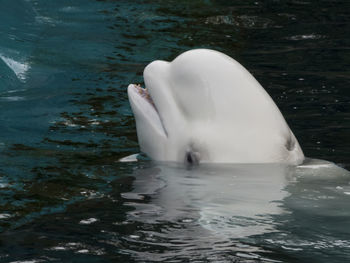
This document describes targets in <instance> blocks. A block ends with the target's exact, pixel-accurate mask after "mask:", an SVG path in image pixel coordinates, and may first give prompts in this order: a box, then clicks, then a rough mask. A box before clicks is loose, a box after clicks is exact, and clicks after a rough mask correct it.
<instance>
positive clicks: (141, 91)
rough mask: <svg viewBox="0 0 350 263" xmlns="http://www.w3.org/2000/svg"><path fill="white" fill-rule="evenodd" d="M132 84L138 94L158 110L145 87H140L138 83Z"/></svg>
mask: <svg viewBox="0 0 350 263" xmlns="http://www.w3.org/2000/svg"><path fill="white" fill-rule="evenodd" d="M133 85H134V88H135V89H136V90H137V92H138V94H140V95H141V97H142V98H144V99H145V100H146V101H148V102H149V103H150V104H151V105H152V106H153V108H154V109H155V110H156V111H157V112H158V110H157V108H156V105H154V102H153V100H152V97H151V95H150V94H149V92H148V90H147V88H142V87H141V85H140V84H133Z"/></svg>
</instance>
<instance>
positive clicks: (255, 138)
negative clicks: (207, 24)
mask: <svg viewBox="0 0 350 263" xmlns="http://www.w3.org/2000/svg"><path fill="white" fill-rule="evenodd" d="M143 77H144V83H145V88H143V87H141V86H140V85H138V84H130V85H129V86H128V97H129V101H130V104H131V108H132V111H133V113H134V116H135V121H136V130H137V137H138V141H139V145H140V148H141V151H142V152H144V153H145V154H146V155H148V156H149V157H150V158H151V159H153V160H156V161H169V162H184V163H187V164H198V163H242V164H244V163H285V164H291V165H298V164H301V163H302V162H303V160H304V154H303V151H302V149H301V147H300V145H299V143H298V141H297V139H296V137H295V136H294V134H293V132H292V131H291V129H290V128H289V126H288V124H287V122H286V121H285V119H284V117H283V115H282V114H281V112H280V111H279V109H278V107H277V106H276V104H275V103H274V101H273V100H272V98H271V97H270V96H269V95H268V93H267V92H266V91H265V90H264V88H263V87H262V86H261V85H260V84H259V82H258V81H257V80H256V79H255V78H254V77H253V76H252V75H251V74H250V73H249V72H248V71H247V70H246V69H245V68H244V67H243V66H242V65H241V64H239V63H238V62H237V61H236V60H234V59H233V58H231V57H229V56H227V55H225V54H223V53H221V52H218V51H215V50H209V49H194V50H189V51H187V52H184V53H182V54H180V55H179V56H178V57H176V58H175V59H174V60H173V61H171V62H167V61H162V60H156V61H154V62H152V63H150V64H149V65H147V66H146V68H145V69H144V73H143Z"/></svg>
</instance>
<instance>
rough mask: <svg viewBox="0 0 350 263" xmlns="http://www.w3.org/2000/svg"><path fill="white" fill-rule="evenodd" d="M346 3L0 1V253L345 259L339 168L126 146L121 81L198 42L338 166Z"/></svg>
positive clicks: (345, 141)
mask: <svg viewBox="0 0 350 263" xmlns="http://www.w3.org/2000/svg"><path fill="white" fill-rule="evenodd" d="M349 10H350V2H349V1H346V0H342V1H340V0H339V1H316V0H314V1H306V0H305V1H278V0H275V1H272V0H271V1H221V0H216V1H215V0H193V1H183V0H177V1H173V0H163V1H159V0H158V1H157V0H154V1H152V0H143V1H141V0H136V1H123V0H119V1H112V0H109V1H108V0H105V1H102V0H99V1H97V0H60V1H54V0H0V22H1V23H0V32H1V34H0V121H1V124H2V125H1V129H0V155H1V158H0V262H51V261H52V262H157V261H165V262H346V261H349V260H350V232H349V230H350V176H349V174H348V172H347V171H346V170H344V169H342V168H337V167H335V166H332V165H328V164H322V165H321V166H317V167H318V168H316V166H315V165H313V164H311V165H306V166H304V167H285V166H279V165H251V166H243V165H232V166H201V167H198V168H195V169H190V170H186V169H185V168H184V167H181V166H175V165H171V164H169V165H164V164H163V165H160V164H156V163H151V162H149V161H141V162H138V163H120V162H118V160H119V159H120V158H121V157H124V156H127V155H130V154H134V153H137V152H138V151H139V150H138V144H137V138H136V131H135V124H134V120H133V115H132V112H131V109H130V106H129V103H128V100H127V95H126V87H127V85H128V84H129V83H135V82H136V83H142V81H143V79H142V71H143V68H144V67H145V65H146V64H148V63H149V62H150V61H152V60H155V59H165V60H171V59H173V58H174V57H176V55H178V54H179V53H181V52H183V51H185V50H188V49H191V48H198V47H206V48H212V49H216V50H220V51H222V52H224V53H226V54H228V55H230V56H232V57H234V58H236V59H237V60H238V61H239V62H241V64H243V65H244V66H245V67H246V68H247V69H248V70H249V71H250V72H252V73H253V75H254V76H255V77H256V78H257V79H258V80H259V82H260V83H261V84H262V86H263V87H265V88H266V90H267V91H268V92H269V94H270V95H271V96H272V97H273V99H274V100H275V102H276V103H277V105H278V106H279V108H280V109H281V111H282V113H283V115H284V116H285V118H286V120H287V122H288V123H289V125H290V126H291V128H292V130H293V131H294V133H295V135H296V136H297V138H298V140H299V142H300V144H301V146H302V148H303V150H304V153H305V154H306V156H308V157H312V158H318V159H325V160H329V161H332V162H335V163H337V164H338V165H339V166H341V167H344V168H346V169H348V170H349V169H350V158H349V156H350V147H349V143H350V140H349V131H350V113H349V104H350V103H349V102H350V90H349V84H350V74H349V70H348V68H349V64H350V11H349Z"/></svg>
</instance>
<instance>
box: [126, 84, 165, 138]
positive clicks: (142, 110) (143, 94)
mask: <svg viewBox="0 0 350 263" xmlns="http://www.w3.org/2000/svg"><path fill="white" fill-rule="evenodd" d="M128 94H129V99H130V100H131V102H132V103H131V104H132V108H133V111H134V114H135V115H138V116H142V119H143V120H147V122H148V123H149V124H150V125H151V126H152V127H153V128H154V129H155V130H157V131H158V133H161V134H164V136H167V135H168V134H167V131H166V129H165V127H164V124H163V121H162V119H161V116H160V114H159V111H158V109H157V107H156V105H155V103H154V101H153V99H152V97H151V95H150V93H149V92H148V90H147V88H142V87H141V85H140V84H130V85H129V87H128Z"/></svg>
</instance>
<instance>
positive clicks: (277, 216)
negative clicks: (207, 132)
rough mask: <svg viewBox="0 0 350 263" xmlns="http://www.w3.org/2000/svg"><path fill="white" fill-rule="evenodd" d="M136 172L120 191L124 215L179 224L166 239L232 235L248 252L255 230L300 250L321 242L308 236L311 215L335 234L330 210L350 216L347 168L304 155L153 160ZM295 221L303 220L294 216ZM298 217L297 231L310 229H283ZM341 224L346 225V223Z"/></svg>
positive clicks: (203, 242)
mask: <svg viewBox="0 0 350 263" xmlns="http://www.w3.org/2000/svg"><path fill="white" fill-rule="evenodd" d="M134 176H135V180H134V182H133V190H132V191H131V192H128V193H123V194H122V196H123V198H125V199H127V200H128V202H127V205H128V206H131V207H133V210H132V211H130V212H129V213H128V219H129V220H132V221H139V222H142V223H147V224H160V223H161V222H167V223H168V225H169V224H180V227H179V226H178V227H174V228H171V227H170V228H167V230H166V236H167V238H169V240H170V241H169V244H171V243H172V241H174V240H176V241H177V242H189V243H191V245H190V244H189V243H188V244H187V245H190V246H192V247H197V248H202V249H203V246H205V247H210V246H211V245H215V244H218V243H221V244H225V242H226V245H228V244H229V242H231V243H230V244H231V245H228V246H231V248H232V242H233V243H235V242H237V241H238V242H242V241H244V242H245V244H247V243H246V242H248V243H249V244H250V246H248V247H249V249H252V250H251V251H261V249H260V248H259V247H260V246H261V245H262V244H261V242H262V241H261V237H266V240H268V241H266V240H265V239H264V238H263V240H265V241H263V242H265V243H266V242H270V243H271V242H272V243H273V244H274V246H278V247H283V248H286V247H287V246H288V248H290V249H292V250H293V251H298V250H299V249H302V248H300V246H302V244H304V245H305V244H308V246H312V245H310V244H317V242H319V241H320V240H318V241H316V240H312V239H313V237H312V236H313V234H312V231H315V233H314V234H315V235H316V233H318V231H319V227H318V225H317V224H313V223H312V222H313V218H314V217H315V216H317V217H318V219H319V221H320V220H321V221H322V220H324V222H322V224H323V225H322V227H323V230H324V233H326V232H327V228H332V229H333V234H334V233H336V232H334V224H333V223H332V222H331V221H329V220H327V218H328V217H329V216H330V214H331V215H332V216H333V217H336V216H337V215H339V216H341V217H342V218H344V217H346V218H348V219H349V220H348V222H350V209H349V204H350V184H349V182H350V176H349V172H348V171H346V170H345V169H343V168H341V167H338V166H336V165H335V164H333V163H330V162H326V161H320V160H312V159H309V160H307V161H306V162H304V164H303V165H300V166H288V165H284V164H251V165H247V164H244V165H243V164H242V165H237V164H234V165H233V164H232V165H200V166H196V167H187V168H186V167H183V166H181V165H176V164H153V165H152V167H149V168H145V169H140V170H135V172H134ZM300 220H301V221H303V222H304V225H301V224H300V222H299V223H298V221H300ZM290 224H293V225H290ZM296 224H299V225H298V227H299V229H300V231H303V229H308V231H309V232H310V233H311V235H310V236H309V237H302V233H299V234H300V235H299V234H298V233H293V235H291V234H290V232H289V230H288V229H289V228H290V229H293V228H294V227H295V225H296ZM302 224H303V223H302ZM342 228H343V229H344V228H346V229H350V223H347V226H342ZM339 231H340V230H339ZM344 231H348V232H349V230H343V233H344ZM160 232H162V231H160ZM153 234H154V233H153ZM257 237H259V238H257ZM318 238H320V235H318ZM324 238H325V239H327V238H330V237H327V236H325V237H324ZM334 238H336V237H334ZM306 239H307V242H306ZM310 239H311V240H310ZM179 240H181V241H179ZM248 240H249V241H248ZM257 240H260V241H257ZM271 240H272V241H271ZM287 240H288V242H287ZM331 240H332V238H330V239H329V242H331ZM174 242H175V241H174ZM257 242H258V244H257ZM303 242H304V243H303ZM322 242H326V243H327V242H328V241H327V240H323V241H322ZM175 243H176V242H175ZM252 244H253V246H251V245H252ZM269 245H271V244H267V246H268V247H269ZM349 245H350V243H349ZM315 246H316V245H315ZM265 247H266V246H265ZM232 249H233V248H232ZM239 249H240V248H238V250H239Z"/></svg>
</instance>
